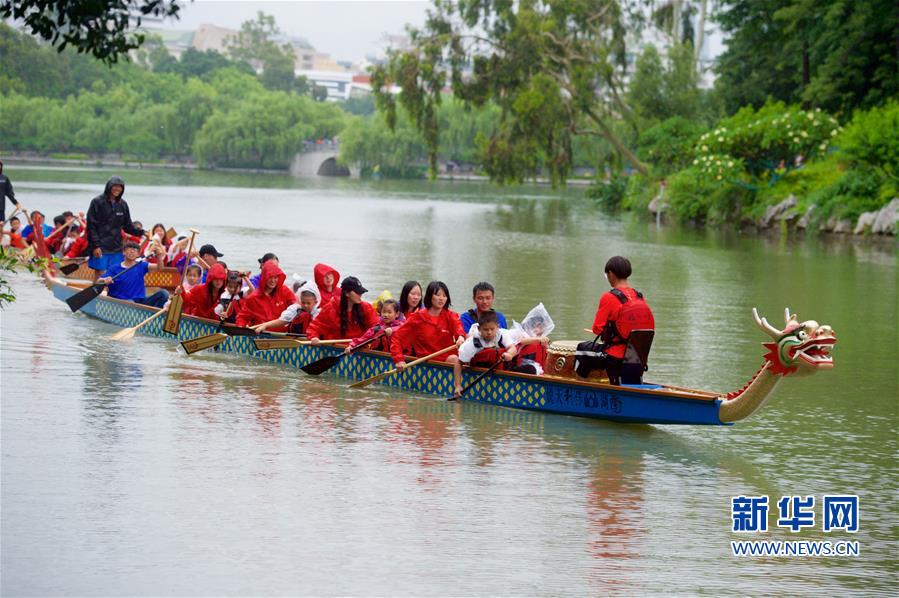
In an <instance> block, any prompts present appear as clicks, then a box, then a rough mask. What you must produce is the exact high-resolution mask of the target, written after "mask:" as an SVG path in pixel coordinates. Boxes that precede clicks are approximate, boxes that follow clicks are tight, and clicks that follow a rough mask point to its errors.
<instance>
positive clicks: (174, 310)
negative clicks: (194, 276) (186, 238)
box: [162, 228, 200, 336]
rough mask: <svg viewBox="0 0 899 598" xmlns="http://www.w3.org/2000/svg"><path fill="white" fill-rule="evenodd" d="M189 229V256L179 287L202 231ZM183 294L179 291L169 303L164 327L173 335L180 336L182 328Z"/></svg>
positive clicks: (179, 278) (179, 280) (182, 271)
mask: <svg viewBox="0 0 899 598" xmlns="http://www.w3.org/2000/svg"><path fill="white" fill-rule="evenodd" d="M188 230H189V231H190V242H188V244H187V256H188V258H187V259H186V260H185V262H184V268H183V269H182V270H181V275H180V276H179V277H178V286H179V287H180V286H181V283H182V281H183V280H184V273H185V272H187V265H188V263H190V252H191V251H192V250H193V248H194V239H195V238H196V236H197V235H198V234H200V231H198V230H197V229H195V228H190V229H188ZM182 291H183V289H182ZM181 295H182V294H181V293H178V294H176V295H174V296H173V297H172V300H171V303H169V309H168V315H166V317H165V322H163V324H162V329H163V330H164V331H165V332H168V333H169V334H171V335H172V336H178V330H180V328H181V315H182V314H183V313H184V297H182V296H181Z"/></svg>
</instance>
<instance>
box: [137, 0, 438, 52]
mask: <svg viewBox="0 0 899 598" xmlns="http://www.w3.org/2000/svg"><path fill="white" fill-rule="evenodd" d="M429 5H430V2H427V1H422V0H408V1H406V0H391V1H385V0H353V1H347V2H344V1H339V0H331V1H329V2H323V1H321V0H318V1H306V0H289V1H282V2H271V1H260V2H249V1H247V0H239V1H230V0H195V1H194V2H185V3H184V6H183V8H182V9H181V18H180V19H179V20H177V21H166V22H165V23H164V24H162V25H161V26H162V27H166V28H169V29H184V30H193V29H196V28H197V27H199V26H200V25H201V24H203V23H210V24H213V25H219V26H221V27H229V28H231V29H239V28H240V24H241V23H242V22H244V21H248V20H251V19H254V18H255V17H256V13H257V12H258V11H262V12H264V13H266V14H270V15H272V16H274V17H275V22H276V23H277V24H278V27H279V28H280V29H281V31H283V32H285V33H288V34H290V35H297V36H300V37H305V38H306V39H308V40H309V42H310V43H311V44H312V45H313V46H315V49H316V50H318V51H319V52H327V53H328V54H330V55H331V57H332V58H334V59H335V60H361V59H362V58H364V57H365V56H366V54H379V53H380V51H379V50H380V48H381V46H382V44H381V43H380V39H381V36H382V35H383V34H384V33H391V34H401V33H403V31H404V28H405V25H406V24H407V23H410V24H412V25H416V26H421V25H422V24H423V23H424V20H425V10H426V9H427V8H428V6H429ZM151 26H160V25H156V24H154V25H151Z"/></svg>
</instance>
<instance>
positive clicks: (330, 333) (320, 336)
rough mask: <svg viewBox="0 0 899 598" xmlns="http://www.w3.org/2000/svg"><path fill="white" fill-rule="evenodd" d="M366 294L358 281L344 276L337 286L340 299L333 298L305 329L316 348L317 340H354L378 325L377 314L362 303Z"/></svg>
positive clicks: (364, 302) (365, 303)
mask: <svg viewBox="0 0 899 598" xmlns="http://www.w3.org/2000/svg"><path fill="white" fill-rule="evenodd" d="M367 292H368V289H366V288H365V287H364V286H362V283H361V282H359V279H358V278H356V277H355V276H347V277H346V278H344V279H343V282H342V283H340V297H332V298H331V301H330V302H329V303H328V304H327V305H325V306H323V307H322V311H321V313H320V314H318V316H317V317H316V318H315V319H314V320H312V323H311V324H309V328H307V329H306V338H308V339H309V340H311V341H312V344H313V345H317V344H318V341H319V340H333V339H340V338H356V337H357V336H362V335H363V334H365V331H366V330H368V329H369V328H371V327H372V326H374V325H375V324H377V323H378V314H377V313H376V312H375V310H374V309H373V308H372V306H371V304H370V303H368V302H367V301H363V300H362V295H364V294H365V293H367Z"/></svg>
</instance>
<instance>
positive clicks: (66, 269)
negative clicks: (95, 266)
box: [59, 264, 81, 274]
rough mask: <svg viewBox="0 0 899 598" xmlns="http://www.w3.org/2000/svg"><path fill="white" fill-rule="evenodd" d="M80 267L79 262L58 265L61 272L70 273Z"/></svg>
mask: <svg viewBox="0 0 899 598" xmlns="http://www.w3.org/2000/svg"><path fill="white" fill-rule="evenodd" d="M80 267H81V264H66V265H65V266H60V267H59V271H60V272H62V273H63V274H71V273H72V272H74V271H75V270H77V269H78V268H80Z"/></svg>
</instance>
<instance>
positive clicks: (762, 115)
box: [694, 102, 841, 182]
mask: <svg viewBox="0 0 899 598" xmlns="http://www.w3.org/2000/svg"><path fill="white" fill-rule="evenodd" d="M840 130H841V128H840V126H839V123H838V122H837V120H836V118H834V117H833V116H831V115H829V114H827V113H826V112H823V111H821V110H820V109H814V110H803V109H801V108H799V107H797V106H790V107H788V106H785V105H784V104H783V103H781V102H777V103H769V104H766V105H765V106H763V107H762V108H760V109H759V110H757V111H756V110H754V109H753V108H751V107H746V108H743V109H741V110H740V111H739V112H737V113H736V114H734V115H733V116H731V117H730V118H727V119H724V120H723V121H721V122H720V123H718V126H717V127H715V128H714V129H712V130H711V131H708V132H706V133H704V134H703V135H701V136H700V137H699V141H698V142H697V146H696V152H695V161H694V167H699V168H701V169H702V170H703V171H704V172H707V173H708V174H709V176H712V177H716V178H717V176H719V175H721V176H722V180H724V179H726V178H727V176H731V177H732V180H735V179H736V178H738V177H737V174H736V173H735V170H734V169H735V168H736V167H737V166H739V167H740V169H741V171H742V172H745V173H746V175H748V177H749V178H750V179H751V180H753V181H757V182H758V181H762V180H769V179H771V178H776V177H777V176H778V175H779V174H782V173H783V172H785V171H786V170H789V169H791V168H794V167H796V166H799V165H801V164H804V163H805V162H807V161H808V160H810V159H813V158H815V157H817V156H819V155H821V154H823V153H825V152H827V150H828V149H829V148H830V145H831V143H832V141H833V139H834V138H835V137H836V136H837V135H838V134H839V132H840Z"/></svg>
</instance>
